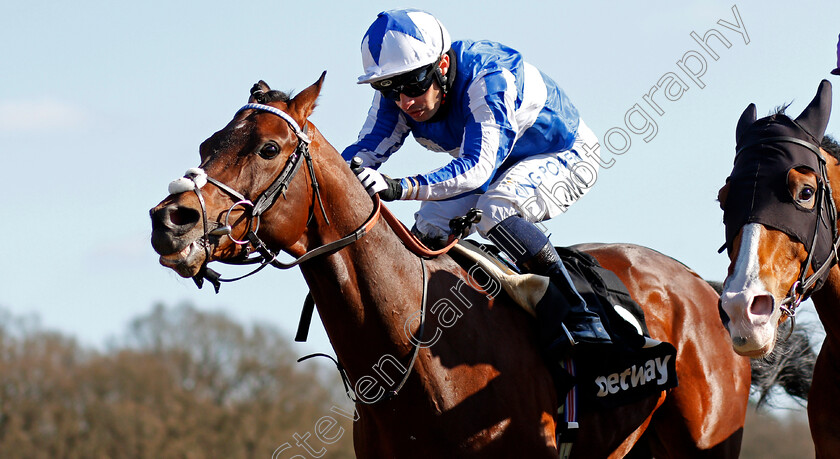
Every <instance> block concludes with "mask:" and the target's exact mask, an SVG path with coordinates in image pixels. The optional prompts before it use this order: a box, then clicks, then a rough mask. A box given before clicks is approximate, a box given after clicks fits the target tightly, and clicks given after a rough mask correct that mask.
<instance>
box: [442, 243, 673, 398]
mask: <svg viewBox="0 0 840 459" xmlns="http://www.w3.org/2000/svg"><path fill="white" fill-rule="evenodd" d="M556 249H557V253H558V254H559V255H560V257H561V259H562V260H563V263H564V264H565V266H566V269H567V270H568V272H569V275H570V276H571V278H572V281H573V282H574V284H575V287H576V288H577V290H578V292H579V293H580V294H581V295H582V296H583V298H584V300H586V303H587V306H588V307H589V308H590V309H592V310H593V311H595V312H597V313H598V315H600V316H601V321H602V322H603V324H604V327H605V328H606V329H607V332H608V333H609V334H610V337H611V338H612V341H613V344H612V345H611V348H610V349H608V350H607V351H605V352H604V351H599V352H598V353H597V354H587V353H586V351H581V352H576V353H575V355H573V356H572V358H571V359H567V360H566V361H564V362H552V361H546V364H547V366H548V368H549V371H550V372H551V373H552V376H553V377H554V381H555V387H556V389H557V392H558V396H559V397H560V398H561V399H562V398H563V397H564V396H565V395H566V394H567V393H568V392H569V390H571V389H572V388H573V387H575V388H576V390H577V394H578V397H579V399H580V406H581V408H582V409H585V410H586V409H594V410H606V409H611V408H615V407H618V406H621V405H626V404H629V403H633V402H635V401H638V400H641V399H643V398H647V397H650V396H655V395H658V394H660V393H661V391H663V390H667V389H670V388H672V387H676V385H677V374H676V366H675V360H676V349H675V348H674V346H672V345H671V344H669V343H665V342H660V341H657V340H654V339H652V338H650V334H649V332H648V329H647V326H646V324H645V316H644V312H643V311H642V308H641V307H640V306H639V305H638V304H637V303H636V302H635V301H634V300H633V298H632V297H631V296H630V293H629V291H628V290H627V287H625V286H624V284H623V283H622V282H621V280H620V279H619V278H618V276H616V275H615V274H614V273H613V272H612V271H609V270H607V269H605V268H603V267H602V266H601V265H600V264H599V263H598V261H597V260H596V259H595V258H594V257H592V256H591V255H589V254H586V253H584V252H581V251H579V250H575V249H572V248H568V247H557V248H556ZM456 254H457V255H456ZM450 255H456V256H455V258H456V260H458V261H459V263H462V264H463V266H464V267H465V269H466V268H470V269H468V270H467V271H468V272H469V273H470V275H475V274H474V273H475V272H476V271H477V270H476V266H478V267H480V268H481V271H482V275H489V276H491V277H493V278H494V279H496V280H497V281H498V282H499V283H500V284H501V286H502V288H503V289H504V290H505V292H506V293H507V294H508V295H509V296H510V297H511V298H512V299H513V300H514V301H515V302H516V303H517V304H518V305H519V306H520V307H522V308H523V309H524V310H525V311H526V312H528V313H529V314H530V315H532V316H533V317H536V313H535V311H536V305H537V304H538V303H540V302H552V301H561V299H560V298H553V297H552V295H553V294H556V293H553V292H554V289H549V288H548V285H549V283H550V281H549V279H548V278H547V277H544V276H539V275H536V274H522V273H520V272H519V271H518V269H517V268H516V267H515V266H514V265H513V263H512V262H510V261H509V260H508V259H507V258H506V256H505V255H504V254H503V253H502V252H501V251H500V250H499V249H498V248H497V247H495V246H493V245H487V244H478V243H477V242H474V241H471V240H465V241H461V242H460V243H459V244H458V245H456V246H455V247H453V250H452V251H450Z"/></svg>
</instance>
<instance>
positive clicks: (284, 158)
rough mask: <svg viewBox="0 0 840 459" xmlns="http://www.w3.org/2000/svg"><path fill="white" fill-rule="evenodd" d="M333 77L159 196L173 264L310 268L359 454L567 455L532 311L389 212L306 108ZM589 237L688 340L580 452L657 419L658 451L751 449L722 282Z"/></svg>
mask: <svg viewBox="0 0 840 459" xmlns="http://www.w3.org/2000/svg"><path fill="white" fill-rule="evenodd" d="M323 78H324V76H323V75H322V76H321V78H320V79H319V80H318V81H317V82H316V83H315V84H313V85H312V86H310V87H308V88H306V89H305V90H303V91H301V92H300V93H299V94H298V95H296V96H295V97H294V98H290V97H289V96H287V95H285V94H283V93H281V92H279V91H272V90H270V88H269V87H268V86H267V85H266V84H265V83H263V82H260V83H258V84H257V85H255V87H254V88H253V89H252V91H251V97H250V99H249V104H248V105H245V106H244V107H243V108H242V109H240V110H239V111H238V112H237V113H236V114H235V116H234V117H233V119H232V121H230V122H229V123H228V124H227V126H225V127H224V128H222V129H221V130H220V131H218V132H216V133H215V134H213V135H212V136H211V137H210V138H208V139H207V140H206V141H205V142H203V143H202V145H201V147H200V155H201V163H200V168H197V169H193V170H191V171H189V172H188V174H187V176H186V177H184V178H182V179H179V180H177V181H175V182H173V184H172V185H170V193H171V194H170V196H169V197H167V198H166V199H164V200H163V201H162V202H161V203H160V204H158V205H157V206H156V207H154V208H153V209H152V210H151V217H152V227H153V231H152V245H153V247H154V249H155V250H156V251H157V252H158V253H159V254H160V255H161V257H160V262H161V263H162V264H163V265H164V266H167V267H169V268H171V269H173V270H175V271H176V272H177V273H178V274H180V275H181V276H183V277H193V278H195V279H201V278H210V279H211V280H212V279H213V277H214V276H213V272H212V270H209V268H207V263H208V262H210V261H223V262H237V261H242V260H244V259H245V258H246V256H248V254H249V252H252V251H255V252H259V253H261V254H263V255H264V258H263V259H264V260H265V262H266V263H270V264H273V265H275V266H279V267H290V266H293V265H297V266H299V267H300V269H301V271H302V272H303V276H304V278H305V280H306V283H307V284H308V285H309V288H310V290H311V293H312V295H313V297H314V300H315V303H316V304H317V310H318V313H319V315H320V317H321V320H322V322H323V324H324V327H325V328H326V331H327V333H328V335H329V338H330V341H331V343H332V345H333V347H334V349H335V352H336V354H337V357H338V361H339V362H340V363H341V365H342V367H343V368H344V371H345V374H346V378H347V380H348V381H349V384H350V386H351V387H352V389H353V392H354V393H355V396H356V410H357V411H356V412H357V417H358V419H357V420H356V421H355V425H354V447H355V450H356V454H357V455H358V457H360V458H383V457H387V458H394V457H396V458H413V457H417V458H429V457H446V458H466V457H470V458H472V457H475V458H478V457H480V458H511V457H527V458H557V457H558V450H557V445H556V444H555V437H554V428H555V420H554V414H555V413H556V411H557V408H558V398H557V394H556V392H555V389H554V386H553V382H552V378H551V376H550V375H549V372H548V370H547V369H546V367H545V364H544V363H543V361H542V360H541V357H540V353H539V351H538V349H537V341H536V337H535V332H536V328H535V324H534V323H533V319H532V318H531V316H529V315H528V314H527V313H525V312H524V311H523V310H522V309H521V308H519V307H518V306H516V305H515V304H514V303H513V302H512V301H511V300H510V298H509V297H508V296H506V295H504V294H498V295H494V294H489V293H488V291H489V289H487V288H485V287H482V286H480V285H477V284H476V282H474V281H471V280H470V275H469V274H468V270H466V269H465V268H464V267H462V266H460V265H459V264H458V263H456V262H455V261H454V259H453V258H451V257H450V256H449V255H446V254H443V255H440V256H437V257H420V256H417V255H415V253H413V252H412V251H410V250H409V249H408V248H407V247H406V245H405V244H404V243H403V241H402V240H401V239H400V238H399V237H398V236H397V234H396V232H395V230H393V229H392V226H394V225H388V224H385V223H377V222H378V221H380V220H379V216H380V215H383V214H385V210H384V208H382V207H381V204H380V203H379V200H378V198H375V199H373V200H372V199H371V197H370V196H368V194H367V193H366V192H365V190H364V189H363V187H362V186H361V185H360V183H359V181H358V180H357V179H356V177H355V175H354V174H353V172H352V171H351V169H350V167H348V165H347V163H346V162H345V161H344V160H342V158H341V156H340V155H339V154H338V152H337V151H336V150H335V149H334V148H333V147H332V146H331V145H330V144H329V143H328V142H327V141H326V140H325V139H324V137H323V136H322V135H321V133H320V132H319V131H318V129H317V128H316V127H315V126H314V125H313V124H312V123H311V122H309V121H308V120H307V118H308V117H309V115H310V114H311V113H312V111H313V108H314V107H315V101H316V98H317V97H318V94H319V92H320V89H321V85H322V82H323ZM582 249H584V250H585V251H586V252H588V253H590V254H591V255H593V256H594V257H595V258H597V260H598V261H599V262H600V263H601V264H602V265H603V266H604V267H605V268H608V269H610V270H612V271H614V272H615V273H616V274H617V275H618V276H619V277H620V278H621V280H622V281H623V282H624V283H625V284H626V285H627V287H628V289H629V291H630V293H631V295H632V297H633V298H634V300H635V301H636V302H638V303H639V304H640V305H642V306H643V308H644V311H645V313H646V316H647V318H648V324H647V325H648V328H649V331H650V334H651V335H652V337H653V338H655V339H658V340H662V341H668V342H670V343H672V344H673V345H674V346H675V347H676V348H677V363H676V369H677V374H678V378H679V386H678V387H677V388H675V389H672V390H669V391H667V392H662V393H661V394H660V395H658V396H654V397H652V398H648V399H644V400H641V401H639V402H636V403H633V404H631V405H626V406H623V407H620V408H618V409H615V410H613V411H609V412H596V413H588V414H584V415H583V416H582V417H581V418H580V426H581V428H580V430H579V433H578V440H577V442H576V443H575V445H574V448H573V450H572V455H573V456H579V457H621V456H624V455H625V454H626V453H627V452H628V451H630V449H631V448H632V447H633V445H634V444H635V443H636V442H637V441H638V440H639V439H640V438H641V437H642V435H643V434H645V438H646V441H647V443H645V444H646V445H647V444H649V448H650V449H651V450H652V451H653V453H654V454H656V456H657V457H675V458H676V457H679V458H686V457H706V456H710V457H736V456H737V455H738V453H739V450H740V441H741V435H742V428H743V425H744V417H745V412H746V407H747V398H748V392H749V386H750V374H749V371H750V367H749V363H748V359H745V358H742V357H740V356H737V355H736V354H735V353H734V352H733V350H732V348H731V346H730V345H729V340H728V338H727V332H726V330H725V329H724V327H723V325H722V323H721V321H720V317H719V314H718V310H717V302H718V296H717V294H716V292H715V291H714V290H713V289H712V288H711V287H710V286H709V284H707V283H706V282H704V281H703V279H701V278H700V277H699V276H698V275H697V274H695V273H694V272H693V271H691V270H690V269H688V268H687V267H686V266H684V265H682V264H681V263H679V262H677V261H675V260H673V259H671V258H669V257H667V256H664V255H662V254H660V253H658V252H656V251H653V250H650V249H646V248H643V247H638V246H633V245H627V244H610V245H598V244H593V245H586V246H583V247H582ZM278 251H284V252H286V253H287V254H288V255H291V256H292V257H297V258H296V260H295V261H292V262H290V263H283V262H280V261H278V260H277V259H276V257H275V254H276V253H277V252H278ZM288 255H284V256H288ZM250 258H254V257H253V256H251V257H250ZM262 266H265V265H262ZM427 305H428V306H427Z"/></svg>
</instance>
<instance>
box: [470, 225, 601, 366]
mask: <svg viewBox="0 0 840 459" xmlns="http://www.w3.org/2000/svg"><path fill="white" fill-rule="evenodd" d="M487 237H488V238H489V239H490V240H491V241H493V242H494V243H495V244H496V245H497V246H498V247H499V248H501V249H502V250H504V251H505V253H507V254H508V255H509V256H511V257H512V258H513V260H514V262H515V263H516V265H517V266H519V267H520V268H521V269H522V270H524V271H526V272H530V273H533V274H539V275H543V276H547V277H548V278H549V279H551V286H550V288H554V289H556V290H557V291H558V292H559V295H553V296H555V297H556V296H559V297H560V298H561V299H562V300H561V301H550V302H549V301H545V302H540V303H539V304H538V305H537V311H536V312H537V322H538V327H539V336H540V344H541V346H542V347H543V350H544V351H545V352H547V353H548V354H549V355H551V356H553V357H558V356H562V355H564V354H566V353H567V352H568V350H569V348H570V347H571V346H574V345H576V344H578V343H582V344H587V345H589V344H592V345H606V344H611V343H612V341H611V339H610V336H609V334H608V333H607V331H606V329H605V328H604V326H603V324H602V323H601V318H600V317H599V316H598V314H597V313H595V312H593V311H592V310H591V309H589V308H588V307H587V305H586V301H585V300H584V299H583V297H582V296H581V295H580V293H578V291H577V289H576V288H575V286H574V284H573V283H572V279H571V277H570V276H569V273H568V271H567V270H566V267H565V266H564V265H563V262H562V260H561V259H560V256H559V255H558V254H557V251H556V250H555V249H554V246H553V245H552V244H551V242H550V241H549V240H548V237H547V236H546V235H545V234H544V233H543V232H542V231H540V230H539V228H537V227H536V225H534V224H533V223H531V222H529V221H527V220H525V219H524V218H522V217H519V216H512V217H508V218H506V219H505V220H502V221H501V222H500V223H499V224H497V225H496V226H494V227H493V228H492V229H491V230H490V231H489V232H488V233H487Z"/></svg>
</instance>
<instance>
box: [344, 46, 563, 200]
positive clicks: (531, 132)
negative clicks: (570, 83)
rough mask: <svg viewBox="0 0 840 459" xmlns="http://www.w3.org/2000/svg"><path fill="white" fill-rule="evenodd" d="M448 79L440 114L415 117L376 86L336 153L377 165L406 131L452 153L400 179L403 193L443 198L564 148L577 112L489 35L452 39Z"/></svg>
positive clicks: (482, 187) (479, 187)
mask: <svg viewBox="0 0 840 459" xmlns="http://www.w3.org/2000/svg"><path fill="white" fill-rule="evenodd" d="M452 49H453V51H454V52H455V55H456V63H457V72H456V79H455V83H454V85H453V87H452V89H451V90H450V92H449V94H448V95H447V97H448V98H449V100H448V101H447V104H448V105H450V107H449V108H448V110H449V112H448V113H447V116H446V117H444V118H443V119H442V120H438V121H434V122H416V121H414V120H412V119H411V118H410V117H408V116H406V115H405V114H403V113H402V111H401V110H400V109H399V107H397V105H396V103H395V102H393V101H390V100H387V99H385V98H383V97H381V95H380V94H379V93H378V92H376V94H375V95H374V99H373V104H372V106H371V109H370V111H369V112H368V116H367V120H366V121H365V123H364V126H363V127H362V130H361V132H360V134H359V138H358V140H357V141H356V142H355V143H354V144H352V145H350V146H349V147H347V148H346V149H345V150H344V152H343V153H342V156H343V157H344V158H345V159H347V160H348V161H349V160H350V159H352V158H353V157H354V156H358V157H360V158H362V160H363V161H364V165H365V166H367V167H374V168H377V167H379V165H380V164H382V163H383V162H385V161H386V160H387V159H388V157H390V156H391V155H392V154H393V153H394V152H395V151H397V150H398V149H399V148H400V146H401V145H402V143H403V142H404V141H405V139H406V137H407V136H408V134H409V132H411V133H412V134H413V135H414V137H415V139H416V140H417V141H418V143H420V144H421V145H423V146H424V147H426V148H427V149H429V150H433V151H439V152H447V153H449V154H450V155H452V156H453V157H454V158H455V159H453V160H452V161H451V162H450V163H449V164H447V165H445V166H443V167H442V168H440V169H437V170H434V171H432V172H428V173H425V174H420V175H415V176H411V177H406V178H404V179H403V182H402V185H403V188H404V189H405V190H408V194H406V195H405V199H417V200H443V199H451V198H456V197H459V196H463V195H465V194H471V193H482V192H484V191H486V190H487V187H488V186H489V185H490V183H492V182H493V180H494V179H495V178H497V177H498V176H499V175H500V174H501V173H502V172H504V171H505V170H506V169H507V168H508V167H510V166H511V165H513V164H515V163H516V162H518V161H520V160H522V159H525V158H528V157H530V156H533V155H538V154H542V153H548V152H559V151H565V150H568V149H569V148H571V147H572V145H573V143H574V141H575V133H576V131H577V128H578V122H579V116H578V111H577V109H576V108H575V107H574V105H572V103H571V101H570V100H569V98H568V97H567V96H566V94H565V93H564V92H563V90H562V89H561V88H560V87H559V86H558V85H557V84H556V83H555V82H554V81H552V80H551V79H550V78H548V77H547V76H545V75H544V74H543V73H542V72H540V71H539V70H538V69H537V68H536V67H534V66H532V65H530V64H528V63H526V62H525V61H524V60H523V58H522V55H521V54H519V53H518V52H517V51H515V50H513V49H511V48H508V47H506V46H504V45H501V44H499V43H494V42H490V41H456V42H454V43H453V44H452Z"/></svg>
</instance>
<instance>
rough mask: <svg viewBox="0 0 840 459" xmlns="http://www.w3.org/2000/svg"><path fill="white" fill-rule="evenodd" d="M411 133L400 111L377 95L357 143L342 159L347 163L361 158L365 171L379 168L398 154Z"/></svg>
mask: <svg viewBox="0 0 840 459" xmlns="http://www.w3.org/2000/svg"><path fill="white" fill-rule="evenodd" d="M408 133H409V127H408V125H407V124H406V120H405V116H404V115H403V114H402V112H401V111H400V109H399V107H397V105H396V104H395V103H394V102H393V101H390V100H388V99H386V98H384V97H382V95H381V94H380V93H379V91H376V93H375V94H374V96H373V103H372V104H371V107H370V110H369V111H368V115H367V119H366V120H365V123H364V125H363V126H362V130H361V132H359V138H358V140H356V142H355V143H353V144H352V145H350V146H348V147H347V148H345V149H344V151H343V152H342V153H341V156H342V157H343V158H344V159H345V160H346V161H350V160H351V159H353V157H354V156H358V157H360V158H361V159H362V165H364V166H365V167H372V168H378V167H379V165H380V164H382V163H384V162H385V161H386V160H387V159H388V157H390V156H391V155H392V154H393V153H394V152H395V151H397V150H399V148H400V147H401V146H402V144H403V141H405V138H406V136H407V135H408Z"/></svg>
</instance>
